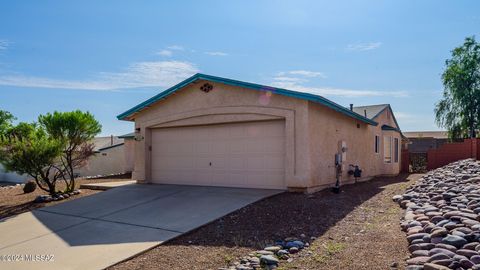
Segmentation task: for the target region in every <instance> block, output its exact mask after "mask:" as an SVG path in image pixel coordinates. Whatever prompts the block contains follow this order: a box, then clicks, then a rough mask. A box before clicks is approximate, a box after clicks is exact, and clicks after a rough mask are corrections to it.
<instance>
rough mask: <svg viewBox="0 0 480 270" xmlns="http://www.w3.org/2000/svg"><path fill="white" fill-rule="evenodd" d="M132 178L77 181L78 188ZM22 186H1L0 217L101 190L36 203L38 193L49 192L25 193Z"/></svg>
mask: <svg viewBox="0 0 480 270" xmlns="http://www.w3.org/2000/svg"><path fill="white" fill-rule="evenodd" d="M130 180H131V179H130V178H128V175H120V176H108V177H102V178H92V179H78V180H77V181H76V186H77V188H78V187H79V186H80V185H81V184H86V183H100V182H112V181H130ZM63 187H64V183H59V184H58V188H59V189H61V188H63ZM22 188H23V187H22V186H15V187H13V188H1V187H0V219H2V218H5V217H9V216H13V215H18V214H20V213H23V212H27V211H31V210H33V209H37V208H40V207H44V206H48V205H55V204H59V203H63V202H66V201H70V200H75V199H78V198H81V197H84V196H88V195H91V194H95V193H98V192H101V191H99V190H88V189H82V190H81V191H82V193H80V194H79V195H75V196H72V197H70V198H68V199H64V200H61V201H52V202H49V203H34V202H33V200H35V198H36V197H37V196H38V195H44V194H47V192H45V191H43V190H41V189H40V188H38V187H37V189H36V190H35V191H34V192H32V193H28V194H25V193H23V190H22Z"/></svg>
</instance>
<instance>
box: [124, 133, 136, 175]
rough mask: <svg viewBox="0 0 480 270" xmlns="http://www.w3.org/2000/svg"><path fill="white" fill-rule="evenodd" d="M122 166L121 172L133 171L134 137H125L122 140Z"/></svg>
mask: <svg viewBox="0 0 480 270" xmlns="http://www.w3.org/2000/svg"><path fill="white" fill-rule="evenodd" d="M123 149H124V160H125V163H124V167H123V172H125V173H127V172H133V170H134V165H135V140H134V139H125V140H124V148H123Z"/></svg>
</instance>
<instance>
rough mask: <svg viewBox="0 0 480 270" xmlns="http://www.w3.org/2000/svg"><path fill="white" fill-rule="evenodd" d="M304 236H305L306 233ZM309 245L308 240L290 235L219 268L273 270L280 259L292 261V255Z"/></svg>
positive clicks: (229, 269)
mask: <svg viewBox="0 0 480 270" xmlns="http://www.w3.org/2000/svg"><path fill="white" fill-rule="evenodd" d="M302 236H303V237H305V235H302ZM308 246H309V243H308V242H307V243H305V242H302V241H301V240H299V239H298V238H291V237H289V238H286V239H285V240H280V241H276V242H275V244H274V245H271V246H267V247H266V248H264V249H263V250H258V251H255V252H252V253H250V254H248V256H245V257H243V258H241V259H240V260H237V261H234V262H231V263H230V264H231V265H230V266H229V267H221V268H219V269H218V270H257V269H268V270H273V269H276V268H277V267H278V265H279V263H280V260H285V261H290V262H291V261H292V259H291V258H290V255H292V254H296V253H298V252H300V251H301V250H302V249H304V248H306V247H308Z"/></svg>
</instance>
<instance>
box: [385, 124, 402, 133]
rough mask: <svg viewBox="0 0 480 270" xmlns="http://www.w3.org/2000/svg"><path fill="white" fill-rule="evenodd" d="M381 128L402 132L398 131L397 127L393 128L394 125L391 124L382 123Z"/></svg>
mask: <svg viewBox="0 0 480 270" xmlns="http://www.w3.org/2000/svg"><path fill="white" fill-rule="evenodd" d="M382 130H387V131H397V132H400V133H402V132H401V131H400V129H398V128H394V127H392V126H389V125H382Z"/></svg>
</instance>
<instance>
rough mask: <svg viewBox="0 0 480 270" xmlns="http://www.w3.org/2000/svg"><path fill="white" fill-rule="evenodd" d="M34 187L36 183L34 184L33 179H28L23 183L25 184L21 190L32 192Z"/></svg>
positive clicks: (35, 187)
mask: <svg viewBox="0 0 480 270" xmlns="http://www.w3.org/2000/svg"><path fill="white" fill-rule="evenodd" d="M35 189H37V184H35V182H33V181H28V182H27V183H25V185H24V186H23V192H24V193H31V192H34V191H35Z"/></svg>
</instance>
